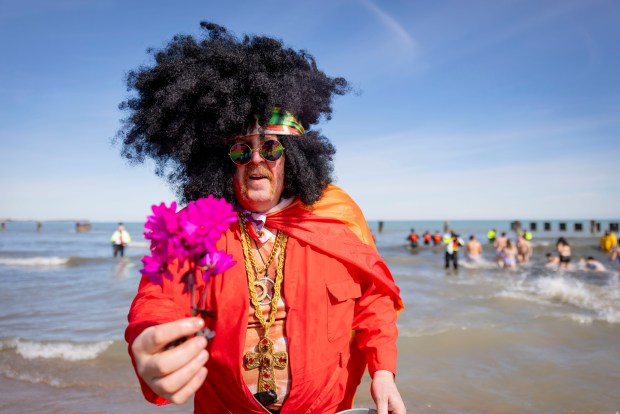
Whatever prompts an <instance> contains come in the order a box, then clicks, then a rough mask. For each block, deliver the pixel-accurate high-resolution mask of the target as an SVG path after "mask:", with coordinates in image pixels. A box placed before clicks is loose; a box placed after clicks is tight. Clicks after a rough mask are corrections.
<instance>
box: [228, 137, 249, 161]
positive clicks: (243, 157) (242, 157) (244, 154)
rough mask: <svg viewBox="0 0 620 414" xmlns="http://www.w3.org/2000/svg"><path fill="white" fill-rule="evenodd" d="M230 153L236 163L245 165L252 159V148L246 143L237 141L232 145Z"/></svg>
mask: <svg viewBox="0 0 620 414" xmlns="http://www.w3.org/2000/svg"><path fill="white" fill-rule="evenodd" d="M228 155H229V156H230V159H231V160H232V162H234V163H235V164H238V165H244V164H247V163H248V162H250V160H251V159H252V149H251V148H250V147H248V146H247V145H245V144H242V143H240V142H237V143H236V144H233V146H232V147H230V152H229V153H228Z"/></svg>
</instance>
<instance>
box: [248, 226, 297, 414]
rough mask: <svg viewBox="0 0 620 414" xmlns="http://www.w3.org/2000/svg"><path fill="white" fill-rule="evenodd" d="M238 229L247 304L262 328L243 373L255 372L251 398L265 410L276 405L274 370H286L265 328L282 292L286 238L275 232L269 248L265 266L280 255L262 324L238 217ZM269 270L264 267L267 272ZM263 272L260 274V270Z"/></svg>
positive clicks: (272, 318)
mask: <svg viewBox="0 0 620 414" xmlns="http://www.w3.org/2000/svg"><path fill="white" fill-rule="evenodd" d="M239 229H240V231H241V247H242V248H243V256H244V258H245V260H244V261H245V271H246V273H247V275H248V290H249V292H250V301H251V302H252V306H254V315H256V318H257V319H258V321H259V322H260V324H261V326H262V327H263V330H264V333H263V336H262V338H260V339H259V340H258V345H257V346H258V352H247V353H246V354H245V356H244V358H243V359H244V362H245V366H246V368H247V369H254V368H258V392H257V393H256V394H254V396H255V397H256V399H257V400H258V401H259V402H260V403H261V404H263V405H264V406H268V405H271V404H273V403H274V402H276V401H277V398H278V396H277V394H276V390H277V388H276V381H275V373H274V368H281V369H283V368H286V366H287V365H288V353H287V352H286V351H283V352H273V341H272V340H271V339H269V328H270V327H271V325H273V323H274V322H275V320H276V313H277V311H278V301H279V300H280V293H281V289H282V280H283V279H284V273H283V270H284V255H285V253H284V252H285V249H286V242H287V240H288V236H287V235H285V234H284V233H282V232H278V236H277V237H276V242H275V243H274V245H273V249H272V251H271V254H270V255H269V257H270V258H269V260H267V262H268V263H271V262H272V261H273V259H272V258H271V257H272V256H273V257H275V256H276V254H275V253H274V252H276V250H280V249H282V254H281V255H280V258H279V260H278V267H277V270H276V280H275V282H274V287H273V298H272V300H271V309H270V312H269V319H268V320H265V316H264V315H263V312H262V311H261V308H260V301H259V300H258V295H257V293H256V289H255V281H256V274H257V273H258V272H257V270H258V269H257V268H256V264H255V263H254V255H253V253H252V251H251V250H250V249H251V244H250V237H249V235H248V231H247V228H246V224H245V218H244V217H243V216H242V215H239ZM268 267H269V266H266V268H268ZM263 271H264V270H263Z"/></svg>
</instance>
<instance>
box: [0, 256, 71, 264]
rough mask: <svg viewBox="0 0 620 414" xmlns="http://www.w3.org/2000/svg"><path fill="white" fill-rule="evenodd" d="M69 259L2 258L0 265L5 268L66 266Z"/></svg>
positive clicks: (0, 258) (54, 257)
mask: <svg viewBox="0 0 620 414" xmlns="http://www.w3.org/2000/svg"><path fill="white" fill-rule="evenodd" d="M68 262H69V258H68V257H56V256H53V257H0V265H4V266H64V265H66V264H67V263H68Z"/></svg>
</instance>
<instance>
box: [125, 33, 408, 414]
mask: <svg viewBox="0 0 620 414" xmlns="http://www.w3.org/2000/svg"><path fill="white" fill-rule="evenodd" d="M202 27H203V29H205V36H204V38H203V39H200V41H197V40H196V39H194V38H193V37H192V36H181V35H178V36H176V37H175V38H174V39H173V40H172V41H171V42H170V43H169V44H168V46H167V47H166V48H164V49H162V50H159V51H156V52H155V53H154V57H155V64H154V65H153V66H152V67H142V68H140V69H139V70H137V71H134V72H130V73H129V76H128V89H129V90H134V91H135V92H137V93H136V95H135V96H133V97H131V98H129V99H128V100H127V101H126V102H124V103H123V104H121V108H123V109H125V110H127V111H129V116H128V117H127V118H126V119H125V123H124V127H123V128H122V130H121V131H120V132H119V139H122V143H123V149H122V152H123V155H124V156H125V157H127V158H129V159H131V160H137V161H142V160H143V159H144V158H145V157H150V158H153V159H154V160H155V161H156V163H157V167H158V168H157V173H158V174H160V175H166V176H167V177H168V179H169V181H170V182H171V183H172V184H173V185H175V186H176V188H177V190H178V192H179V195H180V197H181V198H182V199H183V200H184V201H189V200H194V199H197V198H199V197H206V196H207V195H209V194H213V195H214V196H216V197H224V198H226V199H227V200H229V201H230V202H233V203H234V204H235V206H236V209H237V210H238V211H239V219H238V222H237V223H235V224H233V225H231V226H230V228H229V229H228V230H227V231H226V232H225V234H224V235H223V237H222V238H221V239H220V240H219V242H218V245H217V248H218V250H224V251H225V252H226V253H227V254H229V255H232V256H233V258H234V259H235V260H236V261H237V264H236V265H235V266H233V267H232V268H230V269H229V270H227V271H225V272H224V273H223V274H221V275H218V276H217V277H214V278H212V279H211V282H210V283H209V284H208V285H206V286H205V285H204V283H202V284H200V282H199V285H198V286H197V287H198V289H199V291H200V295H203V294H204V295H205V297H206V299H207V306H208V307H209V308H211V309H213V310H215V312H216V315H217V316H216V317H215V318H206V323H207V324H208V327H209V328H210V329H212V330H213V331H214V332H215V337H213V338H212V339H210V340H206V339H205V338H204V337H201V336H192V335H193V334H194V333H196V332H197V331H199V330H200V329H202V328H203V327H204V324H205V321H204V320H203V319H202V318H196V317H194V318H191V317H187V316H188V313H189V299H188V298H187V295H183V292H182V289H183V287H182V284H181V283H179V279H180V278H181V276H182V275H183V274H184V273H185V271H186V269H187V266H188V265H187V263H182V264H179V263H176V264H173V265H171V266H170V267H169V268H168V269H167V271H168V272H169V273H170V274H171V279H168V278H163V279H164V281H163V284H162V285H157V284H152V283H150V282H149V280H148V279H147V278H143V279H142V281H141V283H140V287H139V290H138V294H137V296H136V298H135V299H134V302H133V304H132V306H131V309H130V312H129V326H128V328H127V331H126V334H125V337H126V339H127V341H128V343H129V350H130V354H131V357H132V361H133V363H134V367H135V369H136V372H137V374H138V377H139V380H140V384H141V387H142V391H143V393H144V395H145V397H146V399H147V400H149V401H151V402H153V403H156V404H165V403H167V402H174V403H183V402H185V401H186V400H188V399H189V398H191V397H192V396H194V407H195V412H197V413H235V414H238V413H269V412H271V413H282V414H285V413H317V414H318V413H336V412H338V411H341V410H344V409H347V408H350V407H351V406H352V400H353V397H354V394H355V390H356V388H357V386H358V385H359V383H360V380H361V377H362V375H363V373H364V371H365V369H366V367H368V371H369V373H370V375H371V377H372V382H371V394H372V396H373V399H374V400H375V403H376V405H377V410H378V412H379V414H387V413H388V412H391V413H396V414H401V413H405V407H404V404H403V401H402V398H401V397H400V395H399V393H398V390H397V387H396V385H395V372H396V356H397V350H396V339H397V335H398V334H397V328H396V317H397V314H398V312H399V311H400V310H401V309H402V308H403V304H402V301H401V299H400V296H399V289H398V287H397V286H396V284H395V283H394V280H393V278H392V275H391V274H390V271H389V270H388V268H387V267H386V265H385V263H384V262H383V260H382V259H381V258H380V257H379V255H378V253H377V250H376V248H375V246H374V243H373V240H372V235H371V233H370V230H369V229H368V226H367V224H366V221H365V219H364V217H363V215H362V213H361V211H360V209H359V208H358V206H357V205H356V204H355V203H354V202H353V201H352V200H351V199H350V198H349V197H348V196H347V194H346V193H345V192H344V191H342V190H341V189H339V188H338V187H336V186H334V185H332V184H331V181H332V179H331V172H332V170H333V164H332V157H333V154H334V153H335V149H334V147H333V146H332V145H331V143H330V142H329V141H328V139H327V138H325V137H323V136H321V135H320V134H319V133H318V132H317V131H313V130H311V129H310V127H311V126H312V125H314V124H317V123H318V122H319V120H320V118H321V117H323V118H325V119H330V116H331V100H332V97H333V95H342V94H344V93H346V92H347V91H348V89H349V87H348V84H347V82H346V80H344V79H342V78H330V77H328V76H327V75H325V74H324V73H323V72H322V71H320V70H319V69H318V68H317V67H316V64H315V62H314V60H313V58H312V57H311V56H309V55H308V54H306V53H305V52H298V51H294V50H292V49H289V48H286V47H284V46H283V45H282V43H281V42H280V41H278V40H275V39H272V38H268V37H248V36H246V37H244V39H243V40H241V41H240V40H238V39H237V38H235V37H234V36H232V35H231V34H229V33H228V32H227V31H226V29H224V28H223V27H221V26H218V25H215V24H212V23H202ZM199 280H200V281H201V280H202V279H201V278H199ZM186 310H187V312H186ZM188 336H192V337H191V339H189V340H186V341H185V342H183V343H181V344H180V345H178V346H171V344H172V343H175V341H177V340H179V339H181V338H185V337H188Z"/></svg>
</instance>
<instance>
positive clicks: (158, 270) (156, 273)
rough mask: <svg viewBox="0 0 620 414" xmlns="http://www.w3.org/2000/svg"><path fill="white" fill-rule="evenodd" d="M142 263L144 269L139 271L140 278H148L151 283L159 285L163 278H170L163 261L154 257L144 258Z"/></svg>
mask: <svg viewBox="0 0 620 414" xmlns="http://www.w3.org/2000/svg"><path fill="white" fill-rule="evenodd" d="M142 263H143V264H144V267H143V268H142V270H140V273H142V276H146V277H148V278H149V280H150V281H151V283H154V284H157V285H161V284H162V282H163V277H164V276H165V277H167V278H168V279H171V278H172V275H171V274H170V272H169V271H168V264H167V262H166V260H165V259H162V258H159V257H157V256H156V255H153V256H144V257H143V258H142Z"/></svg>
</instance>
